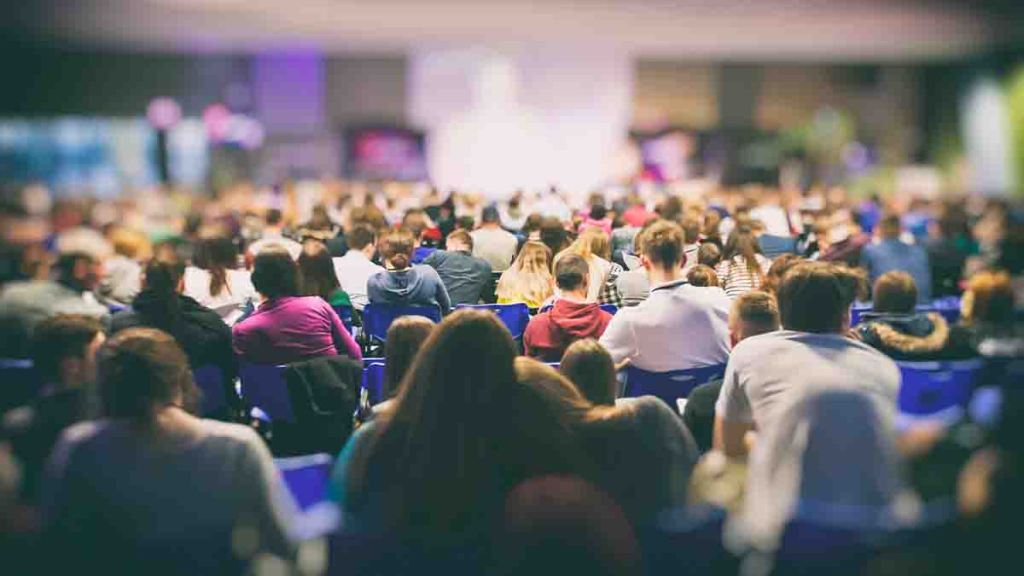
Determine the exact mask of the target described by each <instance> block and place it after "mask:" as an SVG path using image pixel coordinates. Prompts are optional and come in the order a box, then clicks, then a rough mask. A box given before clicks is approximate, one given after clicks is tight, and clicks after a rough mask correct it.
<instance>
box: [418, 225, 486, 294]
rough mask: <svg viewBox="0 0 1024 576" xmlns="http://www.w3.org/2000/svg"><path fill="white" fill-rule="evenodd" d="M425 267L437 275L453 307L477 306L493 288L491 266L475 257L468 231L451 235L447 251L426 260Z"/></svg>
mask: <svg viewBox="0 0 1024 576" xmlns="http://www.w3.org/2000/svg"><path fill="white" fill-rule="evenodd" d="M423 264H424V265H426V266H430V267H431V268H433V269H434V270H436V271H437V275H438V276H440V277H441V282H442V283H444V287H445V289H446V290H447V291H448V298H449V299H450V300H451V305H452V306H458V305H459V304H478V303H479V302H480V300H481V299H483V298H484V297H485V294H486V292H487V291H488V290H489V289H490V288H491V286H492V284H491V282H492V280H491V265H490V264H488V263H487V261H486V260H484V259H483V258H477V257H476V256H474V255H473V237H472V236H471V235H470V234H469V233H468V232H466V231H465V230H456V231H454V232H452V233H451V234H449V235H448V239H447V242H446V248H445V249H444V250H438V251H436V252H434V253H433V254H431V255H430V256H427V258H426V259H425V260H424V261H423Z"/></svg>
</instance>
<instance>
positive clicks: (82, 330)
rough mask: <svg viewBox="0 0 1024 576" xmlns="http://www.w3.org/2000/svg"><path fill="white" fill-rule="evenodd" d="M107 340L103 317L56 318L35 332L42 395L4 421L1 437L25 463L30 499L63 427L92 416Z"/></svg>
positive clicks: (26, 494)
mask: <svg viewBox="0 0 1024 576" xmlns="http://www.w3.org/2000/svg"><path fill="white" fill-rule="evenodd" d="M104 340H105V336H104V334H103V326H102V325H101V324H100V322H99V320H97V319H96V318H93V317H91V316H84V315H80V314H58V315H56V316H52V317H50V318H47V319H46V320H43V321H42V322H40V323H39V325H38V326H36V329H35V330H34V331H33V334H32V343H31V352H32V362H33V365H34V366H35V367H36V373H37V374H38V376H39V378H40V379H41V381H42V383H43V387H42V393H41V394H40V396H39V397H38V398H36V399H34V400H32V401H31V402H29V403H28V404H27V405H25V406H21V407H18V408H15V409H13V410H11V411H9V412H7V413H6V414H3V419H2V420H0V430H2V433H0V437H3V438H7V439H8V440H9V442H10V443H11V448H12V450H13V453H14V456H15V457H16V458H17V459H18V460H19V461H20V463H21V468H22V476H23V477H22V479H21V486H22V488H23V494H22V496H23V498H24V499H25V500H26V501H28V502H30V503H34V502H35V501H36V498H37V494H38V490H39V481H40V477H41V474H42V471H43V464H44V463H45V462H46V459H47V457H48V456H49V455H50V451H51V449H52V448H53V445H54V444H55V443H56V442H57V438H58V437H59V436H60V433H61V431H62V430H63V429H64V428H66V427H68V426H70V425H72V424H74V423H76V422H78V421H80V420H84V419H86V418H87V417H88V416H89V413H88V394H89V392H90V390H89V388H90V387H91V386H92V385H94V383H95V380H96V351H97V350H99V348H100V346H102V345H103V341H104ZM5 384H7V383H6V382H5Z"/></svg>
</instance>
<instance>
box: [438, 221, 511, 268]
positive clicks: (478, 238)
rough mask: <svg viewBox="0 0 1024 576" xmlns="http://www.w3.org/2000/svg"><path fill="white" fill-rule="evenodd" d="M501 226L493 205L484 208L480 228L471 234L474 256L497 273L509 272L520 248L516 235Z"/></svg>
mask: <svg viewBox="0 0 1024 576" xmlns="http://www.w3.org/2000/svg"><path fill="white" fill-rule="evenodd" d="M501 225H502V221H501V216H500V214H499V213H498V209H497V208H495V207H494V206H493V205H491V206H488V207H486V208H484V210H483V212H482V213H481V215H480V227H479V228H477V229H476V230H474V231H473V232H472V234H471V235H472V236H473V243H472V247H473V256H476V257H477V258H483V259H484V260H486V261H487V263H488V264H490V265H491V269H492V270H494V271H495V272H504V271H505V270H508V267H509V266H510V265H511V264H512V260H513V259H514V258H515V255H516V248H517V247H518V246H519V241H518V239H517V238H516V236H515V234H512V233H511V232H508V231H506V230H504V229H503V228H502V227H501ZM449 249H451V248H450V247H449Z"/></svg>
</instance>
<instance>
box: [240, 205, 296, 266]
mask: <svg viewBox="0 0 1024 576" xmlns="http://www.w3.org/2000/svg"><path fill="white" fill-rule="evenodd" d="M272 245H276V246H280V247H282V248H284V249H285V250H287V251H288V254H289V255H290V256H291V257H292V260H298V259H299V256H300V255H301V254H302V244H299V243H298V242H296V241H295V240H292V239H291V238H285V237H284V216H282V215H281V211H280V210H278V209H276V208H271V209H270V210H267V225H266V227H265V228H263V235H262V236H261V237H260V239H259V240H257V241H255V242H253V243H252V244H249V254H250V255H251V256H252V257H253V258H255V257H256V255H257V254H259V253H260V251H261V250H263V249H264V248H266V247H268V246H272Z"/></svg>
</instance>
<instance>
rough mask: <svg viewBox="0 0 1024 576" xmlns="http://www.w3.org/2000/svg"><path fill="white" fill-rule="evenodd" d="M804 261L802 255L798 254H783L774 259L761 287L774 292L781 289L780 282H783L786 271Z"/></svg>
mask: <svg viewBox="0 0 1024 576" xmlns="http://www.w3.org/2000/svg"><path fill="white" fill-rule="evenodd" d="M804 261H805V260H804V259H803V258H802V257H800V256H797V255H796V254H782V255H781V256H778V257H776V258H775V259H774V260H772V265H771V266H769V267H768V273H767V274H765V277H764V284H763V285H762V286H761V287H762V288H763V289H764V291H765V292H771V293H772V294H774V293H775V292H776V291H777V290H778V289H779V283H781V282H782V277H783V276H784V275H785V274H786V272H788V271H789V269H790V268H792V267H793V266H796V265H797V264H800V263H801V262H804Z"/></svg>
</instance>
